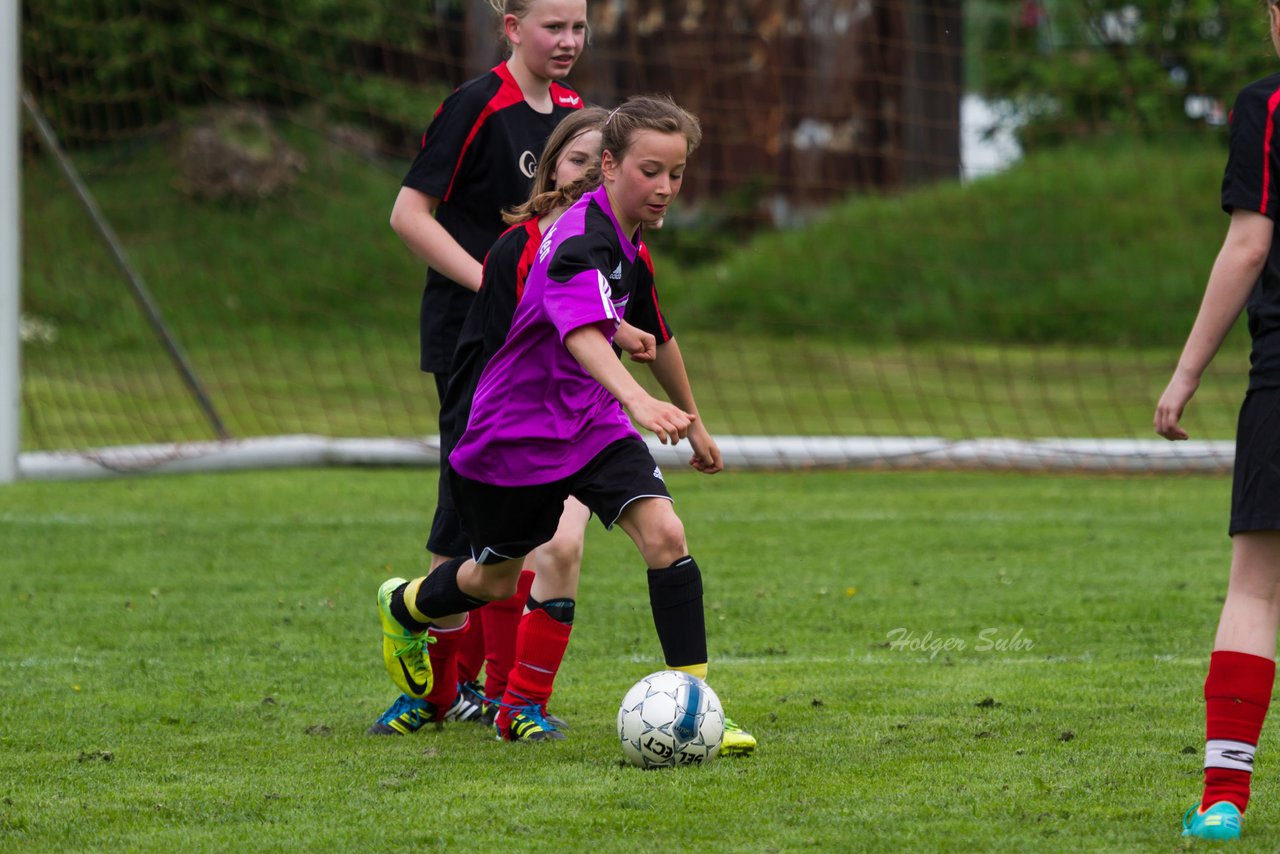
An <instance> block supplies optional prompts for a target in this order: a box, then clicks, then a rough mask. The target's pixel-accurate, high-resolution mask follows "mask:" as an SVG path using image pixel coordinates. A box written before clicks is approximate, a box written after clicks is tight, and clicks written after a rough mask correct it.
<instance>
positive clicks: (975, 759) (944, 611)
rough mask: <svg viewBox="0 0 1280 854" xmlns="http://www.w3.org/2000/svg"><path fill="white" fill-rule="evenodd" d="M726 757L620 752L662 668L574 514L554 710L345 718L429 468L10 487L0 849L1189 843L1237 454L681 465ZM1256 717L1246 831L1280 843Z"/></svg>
mask: <svg viewBox="0 0 1280 854" xmlns="http://www.w3.org/2000/svg"><path fill="white" fill-rule="evenodd" d="M670 482H671V484H672V489H673V492H674V493H675V495H676V496H677V500H678V503H677V507H678V509H679V511H680V513H681V516H682V518H683V519H684V521H685V523H686V525H687V527H688V530H689V535H690V542H691V547H692V548H693V551H694V554H695V555H696V556H697V557H698V559H699V562H700V563H701V564H702V565H703V567H704V571H705V576H706V589H707V599H706V604H707V609H708V623H709V631H710V645H711V651H712V667H711V682H712V684H713V685H714V686H715V687H716V688H717V690H718V691H719V693H720V695H721V697H722V699H724V701H725V705H726V707H727V709H728V711H729V713H730V714H731V715H733V716H734V717H735V718H737V719H738V720H739V721H740V722H742V723H743V724H744V725H746V726H748V728H750V729H752V730H753V731H754V732H755V733H756V735H757V736H758V737H759V739H760V744H761V746H760V749H759V751H758V753H757V755H755V756H754V757H752V758H750V759H745V760H733V761H731V760H725V761H721V762H717V763H715V764H713V765H711V766H709V767H705V768H695V769H684V770H681V771H678V772H649V773H646V772H641V771H638V770H635V769H632V768H630V767H627V766H624V765H623V764H622V760H621V753H620V751H619V749H618V747H617V745H616V743H615V742H614V734H613V727H614V723H613V720H614V714H615V712H616V706H617V703H618V701H619V700H620V699H621V696H622V694H623V693H624V691H625V690H626V688H627V687H628V686H629V685H630V684H631V683H632V682H633V681H634V680H635V679H636V678H638V677H640V676H642V675H643V674H645V673H646V672H649V671H651V670H654V669H658V668H659V666H660V664H661V662H660V661H659V658H658V656H657V655H656V646H657V644H656V641H655V639H654V637H653V630H652V626H651V623H650V619H649V616H648V612H647V611H648V609H647V608H646V607H644V604H643V603H644V600H645V592H644V591H645V585H644V581H643V578H642V577H641V571H642V569H641V567H640V566H639V565H638V561H637V559H636V558H635V557H634V555H633V552H632V550H631V548H630V546H629V544H628V543H627V542H626V541H625V538H624V537H623V536H622V535H621V534H620V533H615V534H604V533H603V532H602V531H597V530H593V531H592V532H591V533H590V535H589V539H588V543H587V558H586V565H585V569H584V577H583V584H582V590H581V595H580V599H579V601H580V607H579V611H578V615H579V616H578V621H577V624H576V628H575V633H574V637H573V640H572V642H571V644H570V647H569V652H568V655H567V657H566V660H565V665H564V669H563V671H562V675H561V678H560V681H559V682H558V685H557V691H556V697H555V699H554V701H553V704H552V708H553V710H554V711H556V712H557V713H558V714H560V715H562V716H564V717H566V718H567V719H569V721H570V722H571V723H572V725H573V729H572V731H571V733H570V735H571V738H570V740H568V741H566V742H563V743H559V744H551V745H537V746H533V745H530V746H521V745H506V744H501V743H497V742H495V741H493V740H492V739H491V736H490V735H489V734H488V733H486V732H484V731H482V730H481V729H480V728H479V727H474V726H471V725H454V726H450V727H447V728H446V729H444V730H443V731H438V732H437V731H429V732H424V733H419V734H417V735H415V736H413V737H409V738H396V739H391V738H388V739H372V738H368V737H366V736H364V735H363V734H362V733H363V731H364V729H365V727H367V726H368V724H369V723H370V722H371V721H372V719H373V718H374V717H375V716H376V715H377V714H378V713H379V712H380V711H381V710H382V708H383V707H384V706H385V704H386V703H387V702H389V701H390V699H391V697H392V696H393V693H394V692H393V690H392V689H391V686H390V682H389V680H388V679H387V678H386V676H385V675H384V673H383V672H382V668H381V663H380V661H379V655H378V629H377V622H376V616H375V611H374V607H373V605H372V600H373V594H374V591H375V590H376V588H377V586H378V584H379V583H380V582H381V581H382V580H383V579H384V578H385V577H387V576H388V575H390V574H402V575H412V574H415V573H417V572H419V571H421V569H422V568H423V554H422V552H421V547H420V541H421V539H422V537H423V534H424V531H425V527H426V524H427V519H428V515H429V512H430V509H431V507H430V500H431V499H430V496H431V495H432V494H433V490H434V480H433V476H432V473H430V472H417V471H364V470H328V471H303V472H271V473H255V474H243V475H222V476H191V477H166V478H156V479H146V478H135V479H118V480H112V481H105V482H86V483H74V484H55V483H20V484H17V485H14V486H9V487H6V488H4V489H0V650H3V653H2V654H0V694H2V695H3V697H4V702H3V703H2V704H0V850H5V851H47V850H95V849H97V850H101V849H116V850H148V851H149V850H172V849H174V848H182V849H183V850H193V851H221V850H236V849H241V850H243V849H255V850H295V849H306V850H366V851H383V850H386V851H390V850H403V849H406V848H411V849H412V848H416V849H424V850H446V849H453V850H458V849H462V848H469V849H477V850H484V849H517V850H528V851H566V850H587V849H591V850H599V851H624V850H635V849H636V848H638V847H640V848H645V849H659V848H663V849H671V850H678V851H692V850H714V851H761V852H764V851H795V850H827V851H834V850H913V851H996V850H1000V851H1104V850H1105V851H1115V850H1134V851H1139V850H1140V851H1177V850H1182V848H1183V846H1182V844H1181V841H1180V840H1179V838H1178V820H1179V817H1180V815H1181V812H1182V810H1183V809H1185V808H1186V807H1187V806H1188V805H1189V804H1190V803H1192V802H1193V801H1194V800H1195V799H1196V797H1197V795H1198V780H1199V776H1200V768H1199V766H1200V762H1201V758H1202V757H1201V752H1202V747H1203V745H1202V741H1201V739H1202V737H1203V736H1202V729H1203V719H1202V712H1201V699H1200V685H1201V682H1202V681H1203V677H1204V670H1205V667H1206V663H1207V658H1208V651H1209V645H1210V642H1211V639H1212V633H1213V627H1214V625H1215V623H1216V618H1217V611H1218V608H1219V605H1220V598H1221V593H1222V591H1223V588H1224V583H1225V568H1226V563H1227V553H1228V542H1227V538H1226V537H1225V515H1226V505H1227V500H1228V492H1229V483H1228V482H1227V481H1226V480H1225V479H1221V478H1198V477H1193V478H1162V479H1121V478H1085V477H1037V476H1012V475H998V474H956V473H913V474H907V473H898V474H893V473H875V474H866V473H838V472H828V473H808V474H741V473H726V474H725V475H722V476H717V477H715V478H704V477H698V476H695V475H691V474H690V475H686V474H676V473H672V474H671V475H670ZM1273 750H1274V738H1273V737H1272V736H1271V735H1270V734H1267V735H1264V738H1263V744H1262V746H1261V751H1260V754H1259V756H1260V760H1261V761H1260V773H1259V776H1258V783H1257V785H1256V786H1255V795H1256V797H1255V801H1254V805H1253V806H1252V807H1251V809H1250V811H1249V815H1248V822H1247V826H1246V831H1245V832H1246V840H1245V844H1244V845H1243V846H1241V849H1240V850H1258V851H1262V850H1274V848H1275V844H1274V840H1275V839H1276V838H1277V837H1278V836H1280V805H1278V803H1277V800H1278V799H1277V797H1276V793H1277V786H1276V782H1275V778H1274V775H1273V774H1272V773H1271V770H1270V769H1272V767H1273V763H1272V762H1271V761H1270V760H1269V759H1268V757H1269V756H1271V755H1272V752H1273Z"/></svg>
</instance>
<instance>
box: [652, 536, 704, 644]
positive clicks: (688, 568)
mask: <svg viewBox="0 0 1280 854" xmlns="http://www.w3.org/2000/svg"><path fill="white" fill-rule="evenodd" d="M649 607H650V608H652V609H653V625H654V628H656V629H657V630H658V642H659V643H661V644H662V654H663V656H664V657H665V658H666V662H667V665H668V666H669V667H685V666H688V665H693V664H706V663H707V626H706V622H705V618H704V617H703V614H702V572H701V571H700V570H699V569H698V564H697V562H696V561H694V559H693V558H692V557H689V556H685V557H682V558H680V560H678V561H676V562H675V563H673V564H671V566H668V567H666V568H665V569H650V570H649Z"/></svg>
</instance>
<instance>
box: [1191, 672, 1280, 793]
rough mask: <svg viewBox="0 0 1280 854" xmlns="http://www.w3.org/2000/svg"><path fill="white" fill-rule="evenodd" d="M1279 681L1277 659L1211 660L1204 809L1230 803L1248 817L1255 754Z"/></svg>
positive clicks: (1207, 681) (1207, 682) (1206, 695)
mask: <svg viewBox="0 0 1280 854" xmlns="http://www.w3.org/2000/svg"><path fill="white" fill-rule="evenodd" d="M1275 678H1276V663H1275V661H1274V660H1273V659H1270V658H1262V657H1261V656H1257V655H1249V654H1248V653H1244V652H1231V651H1229V650H1218V651H1217V652H1215V653H1213V655H1212V656H1211V657H1210V659H1209V676H1208V677H1207V678H1206V679H1205V680H1204V700H1205V724H1206V725H1205V742H1206V743H1205V758H1204V763H1205V768H1204V797H1202V798H1201V799H1200V806H1201V808H1202V809H1208V808H1209V807H1211V806H1213V805H1214V804H1216V803H1217V802H1219V801H1230V802H1231V803H1233V804H1235V805H1236V807H1237V808H1238V809H1239V810H1240V811H1241V812H1244V810H1245V808H1246V807H1247V806H1248V805H1249V778H1250V776H1252V774H1253V753H1254V750H1255V748H1256V747H1257V745H1258V736H1259V735H1260V734H1261V733H1262V721H1263V720H1264V719H1265V718H1266V716H1267V706H1268V705H1269V704H1270V702H1271V688H1272V685H1273V683H1274V682H1275Z"/></svg>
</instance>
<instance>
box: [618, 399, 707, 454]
mask: <svg viewBox="0 0 1280 854" xmlns="http://www.w3.org/2000/svg"><path fill="white" fill-rule="evenodd" d="M628 409H629V411H630V413H631V417H632V418H634V419H635V420H636V423H637V424H639V425H640V426H641V427H643V428H644V429H646V430H649V431H651V432H652V433H653V434H654V435H655V436H657V437H658V441H659V442H661V443H662V444H664V445H678V444H679V443H680V440H681V439H683V438H684V437H685V436H688V435H689V426H690V425H691V424H693V422H694V421H695V420H697V418H698V416H696V415H691V414H689V413H688V412H685V411H684V410H683V409H681V408H680V407H678V406H675V405H674V404H670V403H665V402H663V401H661V400H658V399H657V398H654V397H650V396H649V395H647V394H646V395H645V396H644V397H643V398H641V399H640V400H639V401H637V402H636V403H635V404H633V405H632V406H630V407H628Z"/></svg>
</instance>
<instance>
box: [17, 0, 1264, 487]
mask: <svg viewBox="0 0 1280 854" xmlns="http://www.w3.org/2000/svg"><path fill="white" fill-rule="evenodd" d="M588 6H589V14H590V20H591V30H592V33H591V41H590V45H589V46H588V47H587V48H586V51H585V54H584V56H583V59H582V60H581V62H580V63H579V65H578V66H577V67H576V68H575V70H574V72H573V75H572V76H571V77H570V80H569V82H570V83H571V84H573V85H574V86H575V87H576V88H577V89H578V90H579V91H580V92H581V93H582V94H583V95H584V97H585V98H586V99H587V100H588V101H589V102H594V103H599V104H604V105H612V104H615V103H616V102H617V101H618V100H619V99H620V98H621V97H624V96H626V95H629V94H636V93H644V92H669V93H671V94H672V95H673V96H674V97H675V98H676V99H677V100H678V101H679V102H680V103H681V104H682V105H684V106H686V107H687V108H689V109H690V110H692V111H693V112H695V113H696V114H698V115H699V117H700V119H701V121H702V123H703V126H704V130H705V142H704V144H703V146H702V148H701V149H699V150H698V152H697V153H696V154H695V155H694V157H693V159H692V160H691V163H690V168H689V172H688V178H687V180H686V183H685V188H684V190H683V192H682V196H681V198H680V200H679V201H678V202H677V206H676V207H677V209H676V210H673V212H672V215H671V216H670V217H669V219H668V222H667V223H666V226H665V227H664V228H663V230H662V231H660V232H656V233H652V234H649V235H648V236H647V238H646V239H647V241H648V243H649V245H650V248H651V250H652V253H653V255H654V257H655V263H656V265H657V273H658V283H659V292H660V295H661V298H662V301H663V305H664V309H665V311H666V313H667V314H668V315H669V317H670V319H671V321H672V326H673V328H674V329H675V330H676V333H677V336H678V339H679V341H680V342H681V350H682V352H683V353H684V355H685V358H686V361H687V362H688V367H689V373H690V376H691V379H692V381H693V384H694V388H695V392H696V395H697V397H698V399H699V404H700V408H701V411H702V416H703V418H704V420H705V422H706V423H707V425H708V427H709V428H710V429H711V431H712V433H713V435H715V436H717V438H718V439H720V441H721V443H722V445H723V448H724V450H725V452H726V456H727V458H728V461H729V462H730V464H733V465H758V466H770V467H784V468H794V467H806V466H829V465H847V466H884V467H912V466H965V467H970V466H972V467H996V468H1001V467H1003V468H1028V469H1044V470H1053V469H1101V470H1117V471H1134V470H1139V471H1155V470H1169V469H1177V470H1194V469H1204V470H1223V469H1225V468H1228V467H1229V466H1230V460H1231V445H1230V440H1231V437H1232V435H1233V430H1234V423H1233V422H1234V415H1235V411H1236V408H1237V406H1238V403H1239V399H1240V397H1241V395H1242V394H1243V390H1244V385H1245V373H1246V371H1247V368H1248V340H1247V334H1244V333H1243V331H1242V330H1239V329H1238V330H1236V331H1235V332H1234V333H1233V334H1232V336H1231V337H1230V338H1229V340H1228V342H1227V344H1226V345H1225V346H1224V349H1223V352H1222V353H1221V354H1220V355H1219V356H1218V358H1217V360H1216V361H1215V363H1214V365H1213V367H1212V369H1211V371H1210V372H1209V374H1208V375H1207V376H1206V377H1205V380H1204V383H1203V384H1202V387H1201V390H1200V392H1199V394H1198V396H1197V398H1196V399H1195V401H1194V402H1193V404H1192V406H1191V408H1190V409H1189V411H1188V413H1187V416H1186V419H1185V423H1186V426H1187V427H1188V429H1189V431H1190V432H1191V433H1192V436H1193V439H1194V441H1192V442H1189V443H1181V444H1178V445H1174V444H1170V443H1165V442H1163V441H1162V440H1159V439H1157V438H1156V437H1155V436H1154V435H1153V434H1152V431H1151V414H1152V411H1153V408H1154V404H1155V401H1156V399H1157V398H1158V396H1159V394H1160V392H1161V390H1162V389H1163V386H1164V383H1165V382H1166V381H1167V379H1168V375H1169V373H1170V371H1171V369H1172V367H1173V365H1174V363H1175V362H1176V359H1177V356H1178V350H1179V348H1180V346H1181V342H1182V340H1183V338H1184V337H1185V335H1186V332H1187V330H1188V329H1189V328H1190V324H1191V321H1192V319H1193V317H1194V314H1195V311H1196V308H1197V306H1198V303H1199V299H1200V296H1201V294H1202V293H1203V288H1204V281H1205V278H1206V276H1207V273H1208V269H1209V266H1210V264H1211V263H1212V260H1213V257H1214V254H1215V253H1216V251H1217V248H1218V246H1219V244H1220V242H1221V239H1222V236H1223V234H1224V233H1225V228H1226V222H1227V220H1226V217H1225V216H1223V215H1222V214H1221V213H1220V211H1219V208H1218V200H1217V193H1218V189H1219V182H1220V178H1221V170H1222V166H1223V164H1224V162H1225V150H1226V149H1225V135H1226V131H1225V128H1224V123H1225V117H1226V112H1227V111H1228V110H1229V109H1230V106H1231V99H1232V97H1233V95H1234V92H1235V91H1236V90H1237V89H1238V88H1239V87H1240V86H1241V85H1243V84H1244V83H1245V82H1247V81H1248V80H1249V79H1251V76H1250V75H1252V77H1257V76H1261V75H1262V74H1263V73H1265V71H1266V70H1267V63H1268V53H1267V51H1268V48H1267V45H1266V40H1265V15H1263V14H1262V13H1261V12H1260V11H1259V10H1258V8H1257V4H1255V3H1253V2H1250V0H1224V2H1219V3H1216V4H1195V3H1163V2H1162V3H1155V2H1138V3H1108V2H1094V0H1089V2H1084V3H1080V2H1066V0H1061V2H1052V1H1051V0H1040V1H1039V2H1036V1H1035V0H1027V2H1013V1H1012V0H971V1H970V2H963V3H962V2H960V0H825V2H811V1H810V0H726V1H725V2H717V3H701V2H687V0H679V2H677V0H647V2H644V3H637V2H628V0H590V2H589V4H588ZM22 11H23V16H24V17H23V21H22V28H21V43H22V86H23V90H24V105H23V123H22V129H21V151H22V157H21V169H22V174H21V186H22V198H21V207H22V223H23V230H22V235H21V237H22V246H23V256H22V281H21V291H20V302H21V310H20V317H19V318H18V323H19V336H20V339H21V363H20V364H21V383H20V393H21V397H20V401H21V403H20V412H21V415H20V436H21V455H20V458H19V471H20V475H21V476H25V477H62V476H66V477H73V476H86V475H94V474H109V473H112V472H118V471H172V470H191V469H196V468H204V467H217V466H222V467H227V466H270V465H297V464H326V463H364V464H419V463H426V464H430V463H433V462H435V460H436V453H437V451H436V444H435V434H436V409H437V400H436V395H435V390H434V386H433V384H432V382H431V379H430V377H429V376H427V375H425V374H421V373H420V372H419V371H418V370H417V353H418V347H417V328H418V318H417V309H418V299H419V294H420V292H421V286H422V281H423V275H424V269H423V266H422V264H421V263H420V262H419V261H417V260H416V259H415V258H413V257H412V256H411V254H410V253H409V251H408V250H407V249H406V248H405V247H404V246H403V245H402V244H401V243H400V242H399V240H398V239H397V238H396V237H395V235H394V234H393V233H392V232H391V230H390V228H389V226H388V222H387V221H388V215H389V213H390V209H391V204H392V202H393V200H394V198H395V195H396V192H397V190H398V187H399V181H400V178H401V177H402V175H403V173H404V171H405V169H406V168H407V166H408V163H409V162H410V160H411V158H412V156H413V154H414V152H415V151H416V148H417V145H418V143H419V140H420V138H421V135H422V132H423V130H424V129H425V127H426V125H427V124H428V122H429V121H430V119H431V117H432V114H433V113H434V111H435V109H436V107H437V106H438V104H439V103H440V101H441V100H442V99H443V98H444V97H445V96H446V95H447V94H448V93H449V92H450V91H451V90H452V88H453V87H454V86H456V85H457V84H459V83H460V82H462V81H463V80H465V79H467V78H468V77H470V76H473V75H475V74H477V73H479V72H480V71H482V70H484V69H487V68H489V67H491V66H492V65H494V64H496V63H497V62H498V61H500V60H501V58H502V53H501V48H500V40H499V37H498V20H497V16H496V15H495V14H494V13H493V11H492V10H491V9H490V8H489V6H488V4H487V2H484V0H435V2H431V3H410V4H405V3H393V2H389V0H299V2H292V3H272V2H267V0H206V2H198V3H197V2H193V1H192V0H46V2H40V3H25V4H23V10H22ZM1270 58H1271V59H1272V60H1274V57H1270ZM5 322H12V319H6V318H0V323H5ZM637 376H638V377H639V378H640V379H641V380H642V381H643V382H646V383H649V384H650V385H652V383H651V381H650V380H649V379H648V378H647V377H646V374H645V372H644V371H643V370H640V371H639V373H638V374H637ZM653 387H654V388H656V386H653Z"/></svg>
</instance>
